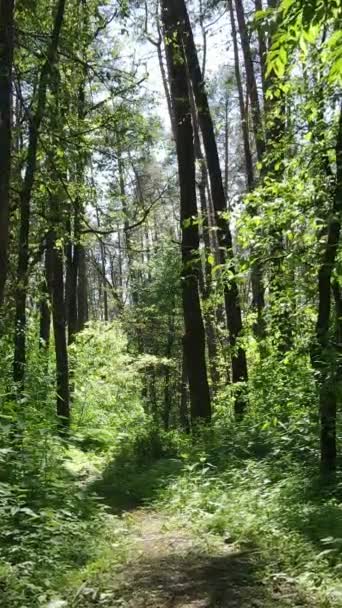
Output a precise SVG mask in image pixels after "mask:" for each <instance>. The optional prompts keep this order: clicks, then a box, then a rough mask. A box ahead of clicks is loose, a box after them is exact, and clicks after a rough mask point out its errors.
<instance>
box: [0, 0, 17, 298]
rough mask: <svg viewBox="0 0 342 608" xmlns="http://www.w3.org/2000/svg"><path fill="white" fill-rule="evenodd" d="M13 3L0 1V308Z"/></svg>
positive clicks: (4, 270)
mask: <svg viewBox="0 0 342 608" xmlns="http://www.w3.org/2000/svg"><path fill="white" fill-rule="evenodd" d="M13 13H14V0H0V307H1V306H2V304H3V299H4V289H5V283H6V277H7V265H8V235H9V202H10V175H11V145H12V138H11V108H12V63H13V44H14V41H13Z"/></svg>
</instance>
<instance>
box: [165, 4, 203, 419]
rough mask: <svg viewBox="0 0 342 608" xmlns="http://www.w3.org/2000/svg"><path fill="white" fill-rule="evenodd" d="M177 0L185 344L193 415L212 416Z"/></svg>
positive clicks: (174, 87) (169, 20)
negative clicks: (180, 55) (200, 292)
mask: <svg viewBox="0 0 342 608" xmlns="http://www.w3.org/2000/svg"><path fill="white" fill-rule="evenodd" d="M172 4H173V3H172V2H170V1H168V0H162V19H163V24H164V36H165V47H166V53H167V55H168V64H169V66H170V75H171V83H170V84H171V94H172V99H173V103H174V109H175V117H176V148H177V158H178V173H179V184H180V195H181V230H182V263H183V269H182V302H183V311H184V324H185V336H184V349H185V356H186V362H187V370H188V376H189V386H190V401H191V417H192V420H193V421H194V422H196V420H198V419H203V420H210V417H211V404H210V394H209V386H208V379H207V369H206V361H205V335H204V325H203V319H202V311H201V304H200V297H199V288H198V282H199V261H200V260H199V230H198V223H197V221H194V219H195V218H197V203H196V183H195V182H196V175H195V155H194V145H193V129H192V122H191V107H190V100H189V90H188V83H187V74H186V68H185V58H184V56H183V57H181V60H179V57H178V56H179V53H181V54H183V53H182V50H181V48H182V47H181V38H180V35H179V31H178V29H177V14H175V12H174V11H173V6H172Z"/></svg>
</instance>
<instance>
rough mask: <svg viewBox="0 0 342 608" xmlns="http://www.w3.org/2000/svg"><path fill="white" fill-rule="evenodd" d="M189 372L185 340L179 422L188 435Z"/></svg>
mask: <svg viewBox="0 0 342 608" xmlns="http://www.w3.org/2000/svg"><path fill="white" fill-rule="evenodd" d="M188 392H189V391H188V371H187V368H186V356H185V347H184V339H183V341H182V370H181V387H180V406H179V421H180V425H181V428H182V429H183V431H184V432H185V433H187V434H189V433H190V419H189V408H188V401H189V399H188Z"/></svg>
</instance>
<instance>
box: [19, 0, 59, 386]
mask: <svg viewBox="0 0 342 608" xmlns="http://www.w3.org/2000/svg"><path fill="white" fill-rule="evenodd" d="M65 3H66V0H59V1H58V2H57V4H56V10H55V18H54V25H53V30H52V34H51V40H50V43H49V45H48V48H47V52H46V59H45V61H44V63H43V66H42V68H41V71H40V75H39V81H38V86H37V94H36V108H35V110H34V111H33V114H32V115H31V116H30V118H29V135H28V147H27V156H26V168H25V175H24V178H23V186H22V189H21V192H20V230H19V252H18V264H17V288H16V295H15V306H16V312H15V326H14V327H15V338H14V364H13V378H14V381H15V382H16V383H17V384H18V386H19V388H21V387H22V386H23V382H24V377H25V360H26V296H27V285H28V270H29V236H30V207H31V196H32V190H33V185H34V179H35V173H36V167H37V152H38V142H39V133H40V128H41V124H42V121H43V119H44V115H45V108H46V98H47V90H48V86H49V80H50V76H51V74H52V71H53V67H54V64H55V62H56V60H57V49H58V44H59V38H60V34H61V30H62V25H63V18H64V10H65Z"/></svg>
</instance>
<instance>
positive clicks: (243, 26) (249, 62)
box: [228, 0, 265, 161]
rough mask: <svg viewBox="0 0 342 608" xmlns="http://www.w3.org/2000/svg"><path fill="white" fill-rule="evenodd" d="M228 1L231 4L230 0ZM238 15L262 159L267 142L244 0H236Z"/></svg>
mask: <svg viewBox="0 0 342 608" xmlns="http://www.w3.org/2000/svg"><path fill="white" fill-rule="evenodd" d="M228 3H229V4H231V2H230V0H228ZM235 8H236V16H237V21H238V26H239V33H240V40H241V47H242V53H243V58H244V63H245V70H246V82H247V92H248V97H249V99H250V102H251V111H252V120H253V131H254V138H255V146H256V151H257V157H258V160H259V161H260V160H261V159H262V157H263V155H264V152H265V142H264V137H263V133H262V121H261V110H260V102H259V95H258V88H257V82H256V77H255V70H254V64H253V58H252V50H251V46H250V42H249V36H248V30H247V23H246V18H245V12H244V7H243V1H242V0H235Z"/></svg>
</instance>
